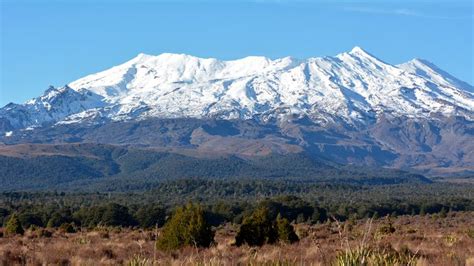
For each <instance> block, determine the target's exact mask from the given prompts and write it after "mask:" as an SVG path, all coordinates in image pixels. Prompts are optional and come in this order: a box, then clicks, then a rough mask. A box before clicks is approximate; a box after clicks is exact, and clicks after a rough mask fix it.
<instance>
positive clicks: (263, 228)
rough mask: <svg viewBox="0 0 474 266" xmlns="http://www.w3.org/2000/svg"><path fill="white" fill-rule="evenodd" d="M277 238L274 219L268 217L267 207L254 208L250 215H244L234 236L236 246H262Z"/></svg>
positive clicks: (271, 242) (273, 241)
mask: <svg viewBox="0 0 474 266" xmlns="http://www.w3.org/2000/svg"><path fill="white" fill-rule="evenodd" d="M277 240H278V232H277V230H276V228H275V224H274V221H273V220H272V219H271V218H270V213H269V210H268V208H266V207H261V208H258V209H256V210H255V211H254V212H253V213H252V215H250V216H249V217H246V218H245V219H244V221H243V222H242V225H241V226H240V230H239V232H238V233H237V236H236V237H235V244H236V245H237V246H240V245H243V244H248V245H249V246H262V245H263V244H273V243H275V242H276V241H277Z"/></svg>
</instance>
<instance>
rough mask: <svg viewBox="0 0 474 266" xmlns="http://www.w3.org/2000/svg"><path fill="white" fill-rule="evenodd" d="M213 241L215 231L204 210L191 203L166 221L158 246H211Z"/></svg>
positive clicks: (176, 247) (165, 247)
mask: <svg viewBox="0 0 474 266" xmlns="http://www.w3.org/2000/svg"><path fill="white" fill-rule="evenodd" d="M213 242H214V232H213V231H212V230H211V227H210V226H209V224H208V222H207V221H206V218H205V214H204V210H203V209H202V207H201V206H199V205H194V204H192V203H189V204H187V205H186V206H184V207H180V208H178V209H177V210H176V211H175V213H174V214H173V216H172V217H171V219H170V220H169V221H168V222H166V224H165V225H164V228H163V231H162V233H161V235H160V237H159V238H158V241H157V242H156V247H157V248H158V249H160V250H164V251H170V250H174V249H178V248H181V247H184V246H194V247H209V246H210V245H211V244H212V243H213Z"/></svg>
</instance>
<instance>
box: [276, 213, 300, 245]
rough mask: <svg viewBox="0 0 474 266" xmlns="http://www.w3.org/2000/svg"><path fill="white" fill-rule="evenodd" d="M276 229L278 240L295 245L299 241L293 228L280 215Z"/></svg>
mask: <svg viewBox="0 0 474 266" xmlns="http://www.w3.org/2000/svg"><path fill="white" fill-rule="evenodd" d="M276 227H277V231H278V239H280V241H282V242H285V243H294V242H296V241H298V240H299V238H298V236H297V235H296V233H295V229H294V228H293V226H292V225H291V224H290V222H288V220H287V219H286V218H281V216H280V214H278V216H277V219H276Z"/></svg>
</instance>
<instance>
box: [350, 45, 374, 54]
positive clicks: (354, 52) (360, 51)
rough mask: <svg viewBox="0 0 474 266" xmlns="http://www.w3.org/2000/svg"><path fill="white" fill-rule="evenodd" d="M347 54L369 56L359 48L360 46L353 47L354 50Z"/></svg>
mask: <svg viewBox="0 0 474 266" xmlns="http://www.w3.org/2000/svg"><path fill="white" fill-rule="evenodd" d="M349 53H351V54H369V53H367V51H365V50H364V49H362V47H360V46H354V48H352V50H351V51H350V52H349Z"/></svg>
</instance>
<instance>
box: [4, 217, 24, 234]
mask: <svg viewBox="0 0 474 266" xmlns="http://www.w3.org/2000/svg"><path fill="white" fill-rule="evenodd" d="M24 232H25V230H23V227H22V226H21V223H20V219H18V215H16V214H15V213H14V214H12V215H11V216H10V218H9V219H8V220H7V223H6V225H5V234H7V235H22V234H23V233H24Z"/></svg>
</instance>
